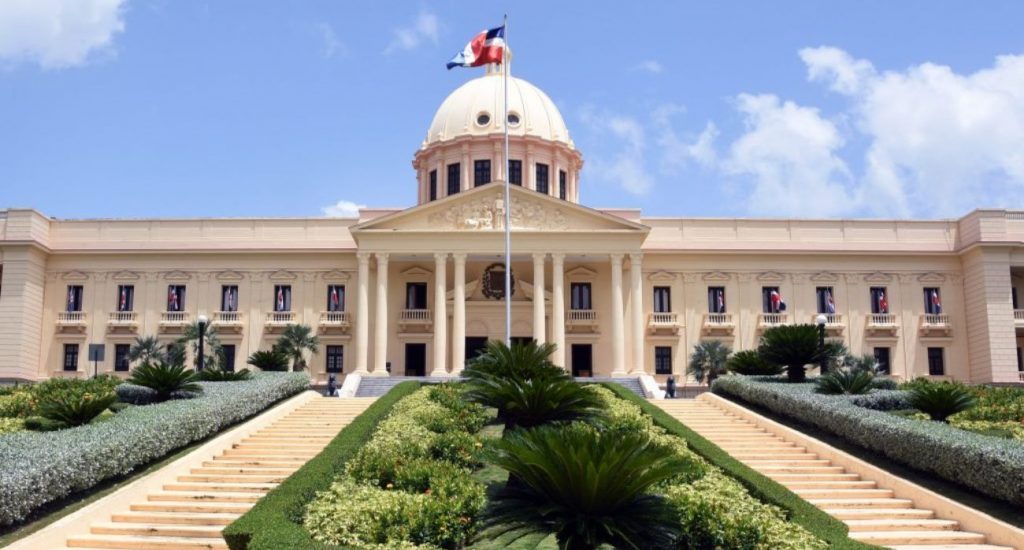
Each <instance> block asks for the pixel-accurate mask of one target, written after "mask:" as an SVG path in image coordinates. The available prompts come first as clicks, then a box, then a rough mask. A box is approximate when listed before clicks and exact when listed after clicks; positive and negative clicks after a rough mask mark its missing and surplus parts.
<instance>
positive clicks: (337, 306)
mask: <svg viewBox="0 0 1024 550" xmlns="http://www.w3.org/2000/svg"><path fill="white" fill-rule="evenodd" d="M327 311H345V285H327Z"/></svg>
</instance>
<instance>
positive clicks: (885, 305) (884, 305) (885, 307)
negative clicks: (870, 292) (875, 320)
mask: <svg viewBox="0 0 1024 550" xmlns="http://www.w3.org/2000/svg"><path fill="white" fill-rule="evenodd" d="M878 312H879V313H889V300H886V299H885V291H884V290H883V291H881V292H879V293H878Z"/></svg>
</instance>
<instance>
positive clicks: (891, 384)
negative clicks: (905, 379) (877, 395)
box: [871, 376, 899, 390]
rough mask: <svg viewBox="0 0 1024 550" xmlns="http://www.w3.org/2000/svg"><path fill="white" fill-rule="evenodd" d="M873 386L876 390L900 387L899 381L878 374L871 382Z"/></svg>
mask: <svg viewBox="0 0 1024 550" xmlns="http://www.w3.org/2000/svg"><path fill="white" fill-rule="evenodd" d="M871 387H873V388H875V389H876V390H895V389H897V388H899V383H897V382H896V381H895V380H893V379H892V378H889V377H887V376H876V377H875V379H874V381H872V382H871Z"/></svg>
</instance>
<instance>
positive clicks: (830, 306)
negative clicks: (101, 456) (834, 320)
mask: <svg viewBox="0 0 1024 550" xmlns="http://www.w3.org/2000/svg"><path fill="white" fill-rule="evenodd" d="M825 312H826V313H835V312H836V303H835V301H833V300H832V293H831V292H829V291H827V290H826V291H825Z"/></svg>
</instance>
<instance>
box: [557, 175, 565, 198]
mask: <svg viewBox="0 0 1024 550" xmlns="http://www.w3.org/2000/svg"><path fill="white" fill-rule="evenodd" d="M558 198H560V199H562V200H563V201H564V200H565V170H559V171H558Z"/></svg>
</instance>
